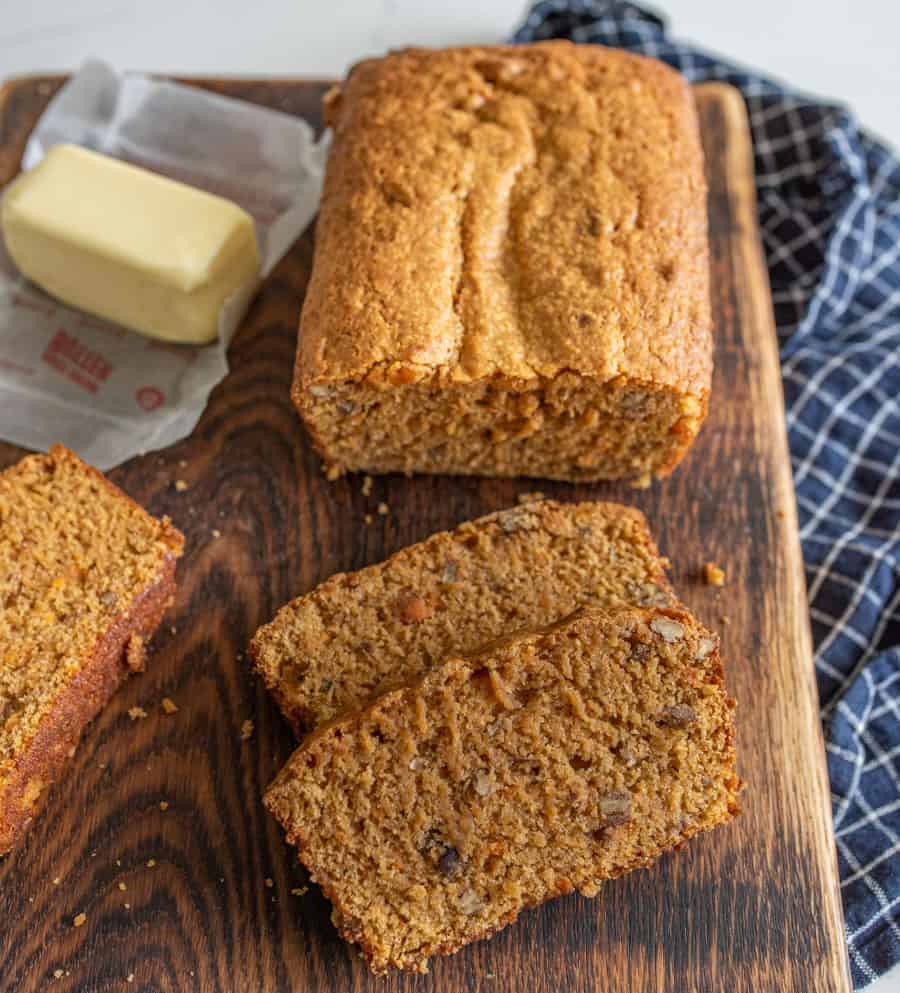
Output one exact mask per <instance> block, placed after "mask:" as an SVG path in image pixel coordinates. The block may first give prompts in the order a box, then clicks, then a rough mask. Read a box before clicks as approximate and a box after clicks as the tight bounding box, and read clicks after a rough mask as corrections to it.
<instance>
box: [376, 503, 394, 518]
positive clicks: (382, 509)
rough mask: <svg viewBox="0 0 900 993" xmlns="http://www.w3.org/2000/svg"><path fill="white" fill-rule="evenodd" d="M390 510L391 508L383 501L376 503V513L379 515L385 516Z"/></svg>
mask: <svg viewBox="0 0 900 993" xmlns="http://www.w3.org/2000/svg"><path fill="white" fill-rule="evenodd" d="M390 512H391V508H390V507H389V506H388V505H387V504H386V503H385V502H384V501H382V502H381V503H380V504H378V513H379V515H380V516H381V517H386V516H387V515H388V514H389V513H390Z"/></svg>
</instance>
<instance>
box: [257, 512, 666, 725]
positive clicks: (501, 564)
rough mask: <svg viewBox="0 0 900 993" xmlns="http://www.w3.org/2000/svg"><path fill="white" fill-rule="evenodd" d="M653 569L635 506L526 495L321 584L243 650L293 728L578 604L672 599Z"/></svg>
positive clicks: (657, 559) (662, 562)
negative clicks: (530, 498)
mask: <svg viewBox="0 0 900 993" xmlns="http://www.w3.org/2000/svg"><path fill="white" fill-rule="evenodd" d="M667 564H668V563H667V560H666V559H664V558H662V557H661V556H660V554H659V551H658V549H657V547H656V544H655V543H654V541H653V538H652V536H651V534H650V532H649V529H648V527H647V522H646V520H645V519H644V515H643V514H641V512H640V511H639V510H636V509H634V508H633V507H624V506H622V505H621V504H615V503H595V502H591V501H586V502H583V503H570V504H564V503H557V502H555V501H552V500H539V501H535V502H532V503H528V504H523V505H521V506H518V507H512V508H510V509H507V510H501V511H499V512H497V513H494V514H488V515H487V516H485V517H481V518H478V519H477V520H474V521H466V522H465V523H463V524H461V525H460V526H459V527H458V528H456V529H455V530H454V531H443V532H438V533H437V534H433V535H431V536H430V537H429V538H427V539H425V540H424V541H421V542H419V543H417V544H415V545H410V546H408V547H406V548H403V549H401V550H400V551H399V552H397V553H396V554H394V555H393V556H391V558H389V559H388V560H387V561H385V562H379V563H377V564H376V565H371V566H368V567H367V568H365V569H361V570H360V571H358V572H353V573H338V574H337V575H334V576H332V577H330V578H329V579H328V580H326V581H325V582H324V583H322V584H321V585H320V586H318V587H316V589H314V590H312V591H311V592H310V593H308V594H306V595H305V596H302V597H298V598H297V599H296V600H293V601H291V602H290V603H288V604H286V605H285V606H284V607H282V608H281V610H279V611H278V614H277V615H276V616H275V618H274V619H273V620H272V621H271V622H270V623H269V624H267V625H265V626H264V627H262V628H260V629H259V631H257V633H256V635H255V636H254V638H253V641H252V643H251V645H250V655H251V657H252V658H253V660H254V663H255V665H256V669H257V671H258V672H259V673H260V675H261V676H262V678H263V680H264V682H265V683H266V685H267V687H268V688H269V689H270V691H271V692H272V694H273V696H274V697H275V700H276V702H277V703H278V705H279V706H280V707H281V709H282V711H283V712H284V714H285V716H286V717H287V718H288V720H289V721H291V723H292V724H293V726H294V729H295V730H296V731H297V732H298V734H299V733H301V732H302V731H304V730H309V729H311V728H312V727H315V726H316V725H317V724H319V723H321V722H322V721H324V720H328V719H329V718H331V717H334V716H335V714H338V713H340V712H341V711H343V710H355V709H357V708H358V707H360V706H361V705H362V704H363V703H365V702H366V701H367V700H368V699H370V698H371V697H373V696H375V695H376V694H377V693H380V692H382V691H383V690H384V689H386V688H387V687H389V686H392V685H397V684H398V683H402V682H406V681H408V680H410V679H413V678H416V677H418V676H419V675H421V673H422V672H423V671H425V669H427V668H428V667H429V666H430V665H433V664H435V663H437V662H440V661H442V660H443V659H444V658H446V657H447V656H448V655H451V654H456V653H467V652H472V651H476V650H477V649H478V648H480V647H481V646H482V645H483V644H485V642H487V641H490V640H492V639H493V638H497V637H501V636H502V635H505V634H509V633H512V632H513V631H521V630H533V629H534V628H536V627H540V626H542V625H544V624H549V623H551V622H552V621H556V620H558V619H559V618H560V617H564V616H565V615H566V614H569V613H571V612H572V611H573V610H574V609H575V608H576V607H578V606H581V605H582V604H590V603H595V604H596V603H609V602H612V601H624V602H627V603H641V604H666V603H673V602H675V597H674V595H673V594H672V591H671V588H670V586H669V582H668V580H667V578H666V575H665V569H666V566H667Z"/></svg>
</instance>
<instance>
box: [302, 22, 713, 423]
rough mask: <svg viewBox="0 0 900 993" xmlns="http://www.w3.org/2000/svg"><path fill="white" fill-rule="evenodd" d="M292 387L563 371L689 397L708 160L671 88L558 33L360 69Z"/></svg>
mask: <svg viewBox="0 0 900 993" xmlns="http://www.w3.org/2000/svg"><path fill="white" fill-rule="evenodd" d="M326 110H327V119H328V123H329V124H330V125H331V126H332V127H333V128H334V143H333V145H332V149H331V153H330V156H329V161H328V169H327V175H326V179H325V189H324V194H323V198H322V205H321V210H320V215H319V221H318V226H317V233H316V254H315V261H314V265H313V272H312V277H311V280H310V284H309V288H308V290H307V294H306V301H305V304H304V307H303V315H302V321H301V336H300V347H299V349H298V354H297V368H296V375H295V381H294V397H295V401H296V402H297V403H298V404H302V400H303V396H304V393H305V391H307V390H308V389H309V388H310V387H313V388H315V387H316V386H317V385H327V384H335V383H347V382H361V381H366V382H368V383H370V384H373V385H376V386H377V385H379V384H384V383H397V384H405V383H411V382H417V381H424V380H429V381H433V382H443V383H450V382H452V383H467V382H472V381H476V380H484V379H487V378H492V377H493V378H495V379H500V380H501V381H508V382H515V383H519V384H521V383H523V382H527V381H534V380H536V379H545V380H546V379H550V378H552V377H555V376H557V375H558V374H560V373H562V372H576V373H580V374H582V375H584V376H588V377H593V378H595V379H597V380H598V381H601V382H605V381H607V380H611V379H613V378H614V377H626V378H627V379H629V380H633V381H636V382H640V383H646V384H649V385H651V386H652V385H656V386H660V387H665V388H669V389H672V390H674V391H676V392H678V393H680V394H690V395H693V396H696V397H697V398H698V400H699V401H700V402H701V405H702V403H703V401H704V400H705V397H706V395H707V393H708V389H709V382H710V374H711V350H712V347H711V334H710V326H711V325H710V308H709V263H708V249H707V235H706V204H705V193H706V188H705V180H704V172H703V158H702V150H701V146H700V139H699V130H698V122H697V114H696V110H695V106H694V102H693V98H692V94H691V89H690V87H689V85H688V83H687V82H686V80H685V79H684V78H683V77H682V76H681V75H679V74H678V73H677V72H676V71H674V70H673V69H670V68H669V67H667V66H665V65H664V64H663V63H662V62H658V61H656V60H654V59H649V58H644V57H641V56H639V55H632V54H630V53H627V52H623V51H619V50H615V49H609V48H603V47H601V46H597V45H573V44H571V43H569V42H567V41H553V42H543V43H540V44H534V45H522V46H516V47H497V48H457V49H447V50H428V49H409V50H406V51H400V52H396V53H392V54H390V55H388V56H386V57H385V58H381V59H372V60H369V61H365V62H362V63H360V64H359V65H357V66H355V67H354V69H353V71H352V72H351V74H350V76H349V78H348V79H347V80H346V82H345V83H344V84H343V86H342V88H341V89H340V91H339V92H336V93H333V94H332V95H331V96H330V98H328V100H327V104H326Z"/></svg>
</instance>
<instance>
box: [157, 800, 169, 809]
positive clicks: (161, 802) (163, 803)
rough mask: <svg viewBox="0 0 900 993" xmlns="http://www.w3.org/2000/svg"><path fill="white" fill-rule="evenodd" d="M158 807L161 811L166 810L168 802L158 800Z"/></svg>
mask: <svg viewBox="0 0 900 993" xmlns="http://www.w3.org/2000/svg"><path fill="white" fill-rule="evenodd" d="M159 809H160V810H162V811H166V810H168V809H169V805H168V803H166V801H165V800H160V801H159Z"/></svg>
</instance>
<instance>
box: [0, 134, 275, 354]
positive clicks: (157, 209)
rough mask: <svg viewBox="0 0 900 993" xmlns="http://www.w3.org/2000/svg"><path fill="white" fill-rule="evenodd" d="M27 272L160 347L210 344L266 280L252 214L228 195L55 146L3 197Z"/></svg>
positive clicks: (0, 214) (2, 211) (12, 246)
mask: <svg viewBox="0 0 900 993" xmlns="http://www.w3.org/2000/svg"><path fill="white" fill-rule="evenodd" d="M0 227H2V229H3V237H4V239H5V241H6V247H7V250H8V251H9V254H10V255H11V256H12V259H13V261H14V262H15V263H16V265H17V266H18V267H19V269H20V270H21V272H22V273H23V274H24V275H25V276H27V277H28V278H29V279H30V280H32V281H33V282H35V283H37V285H38V286H40V287H41V288H42V289H44V290H46V291H47V292H48V293H50V294H51V295H53V296H54V297H57V298H58V299H59V300H62V301H63V302H64V303H67V304H70V305H71V306H73V307H77V308H79V309H80V310H85V311H87V312H88V313H90V314H95V315H97V316H99V317H104V318H106V319H107V320H110V321H115V322H116V323H117V324H122V325H124V326H125V327H128V328H132V329H133V330H135V331H140V332H141V333H142V334H146V335H150V336H151V337H153V338H162V339H164V340H166V341H173V342H181V343H184V344H192V345H204V344H207V343H208V342H211V341H213V340H214V339H215V337H216V334H217V331H218V320H219V314H220V312H221V310H222V307H223V305H224V304H225V302H226V301H227V300H229V299H231V298H234V297H236V296H237V295H238V294H240V295H242V296H243V297H244V298H245V299H247V300H249V297H250V295H251V294H252V292H253V290H254V288H255V286H256V283H257V281H258V278H259V255H258V252H257V247H256V234H255V231H254V227H253V219H252V218H251V216H250V215H249V214H248V213H247V212H246V211H244V210H242V209H241V208H240V207H238V206H237V205H236V204H234V203H231V201H229V200H225V199H224V198H222V197H217V196H213V195H212V194H210V193H205V192H204V191H202V190H198V189H195V188H194V187H192V186H187V185H185V184H184V183H178V182H175V181H174V180H171V179H167V178H165V177H164V176H158V175H156V173H153V172H149V171H148V170H146V169H141V168H139V167H138V166H133V165H130V164H128V163H126V162H121V161H119V160H118V159H113V158H109V157H108V156H106V155H100V154H99V153H97V152H92V151H88V150H87V149H85V148H80V147H78V146H77V145H55V146H54V147H53V148H51V149H50V151H49V152H48V153H47V155H46V156H45V158H43V159H42V160H41V162H40V163H38V165H36V166H35V167H34V168H33V169H31V170H30V171H29V172H26V173H23V174H22V175H21V176H19V177H18V179H16V180H15V181H14V182H13V183H12V185H11V186H10V187H9V189H8V190H7V191H6V193H5V194H4V196H3V201H2V207H0Z"/></svg>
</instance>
